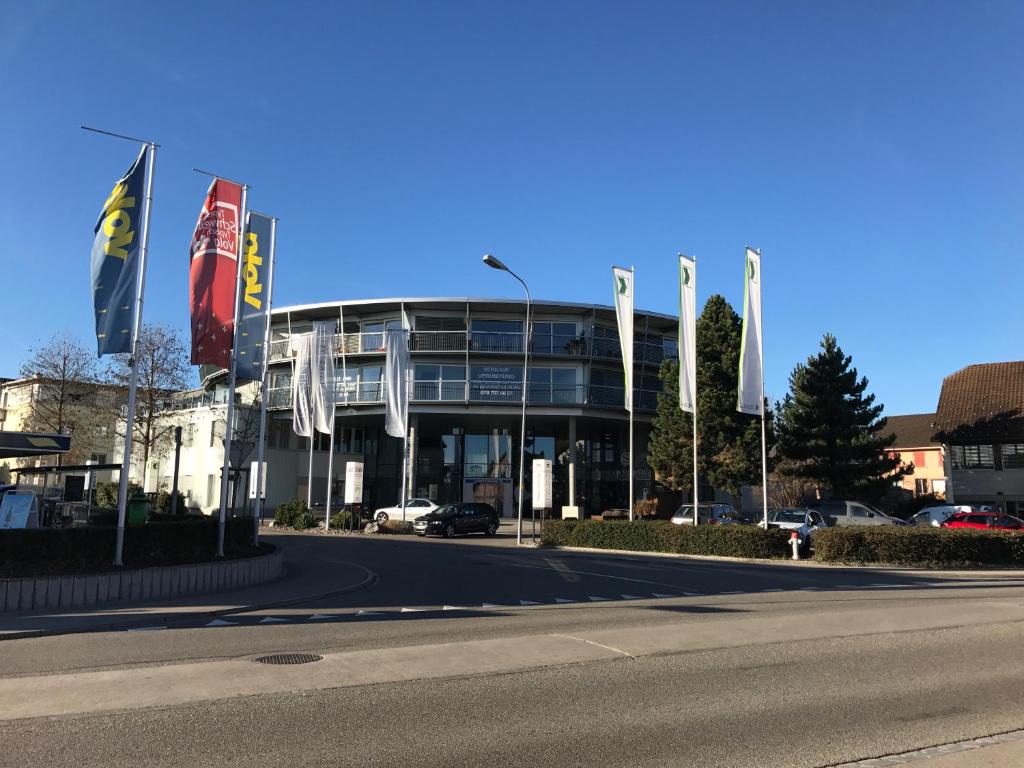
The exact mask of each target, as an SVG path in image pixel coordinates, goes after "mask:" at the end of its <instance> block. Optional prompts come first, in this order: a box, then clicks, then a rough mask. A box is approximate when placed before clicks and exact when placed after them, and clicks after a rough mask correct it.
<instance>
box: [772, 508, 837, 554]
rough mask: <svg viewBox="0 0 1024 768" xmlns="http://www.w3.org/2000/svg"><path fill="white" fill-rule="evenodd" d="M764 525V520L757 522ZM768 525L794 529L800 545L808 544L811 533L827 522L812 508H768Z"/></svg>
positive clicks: (787, 529)
mask: <svg viewBox="0 0 1024 768" xmlns="http://www.w3.org/2000/svg"><path fill="white" fill-rule="evenodd" d="M758 525H759V526H760V527H762V528H763V527H764V521H762V522H760V523H758ZM768 527H769V528H781V529H782V530H784V531H796V533H797V538H798V539H799V541H800V546H804V545H805V543H806V544H810V541H811V535H812V534H813V533H814V532H815V531H817V530H820V529H821V528H828V523H826V522H825V518H824V517H823V516H822V514H821V513H820V512H818V511H817V510H814V509H769V510H768Z"/></svg>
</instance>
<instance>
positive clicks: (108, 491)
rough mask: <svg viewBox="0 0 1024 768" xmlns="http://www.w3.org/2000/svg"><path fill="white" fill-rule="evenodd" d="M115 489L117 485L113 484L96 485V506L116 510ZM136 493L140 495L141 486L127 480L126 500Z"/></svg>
mask: <svg viewBox="0 0 1024 768" xmlns="http://www.w3.org/2000/svg"><path fill="white" fill-rule="evenodd" d="M117 488H118V484H117V483H114V482H108V483H97V484H96V506H97V507H108V508H109V509H117ZM136 493H142V486H141V485H139V484H138V483H133V482H132V481H131V480H129V481H128V498H129V499H130V498H131V497H132V495H133V494H136Z"/></svg>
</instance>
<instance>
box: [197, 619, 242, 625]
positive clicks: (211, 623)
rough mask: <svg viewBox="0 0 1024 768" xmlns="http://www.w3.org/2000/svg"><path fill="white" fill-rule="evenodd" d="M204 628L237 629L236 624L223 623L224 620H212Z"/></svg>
mask: <svg viewBox="0 0 1024 768" xmlns="http://www.w3.org/2000/svg"><path fill="white" fill-rule="evenodd" d="M204 626H207V627H237V626H238V624H236V623H235V622H233V621H224V619H214V620H213V621H211V622H210V623H209V624H206V625H204Z"/></svg>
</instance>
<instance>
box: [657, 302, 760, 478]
mask: <svg viewBox="0 0 1024 768" xmlns="http://www.w3.org/2000/svg"><path fill="white" fill-rule="evenodd" d="M741 326H742V321H741V320H740V317H739V315H737V314H736V312H735V311H734V310H733V308H732V307H731V306H729V303H728V302H727V301H726V300H725V298H724V297H722V296H718V295H715V296H712V297H711V298H709V299H708V301H707V303H706V304H705V305H704V310H703V312H701V315H700V317H699V318H698V320H697V441H698V446H697V454H698V455H697V462H698V468H699V470H700V472H701V474H702V475H703V476H704V477H705V479H706V480H707V481H708V482H709V483H711V484H712V485H713V486H714V487H715V488H720V489H722V490H724V491H727V492H728V493H730V494H732V495H733V496H738V495H739V492H740V487H741V486H744V485H753V484H755V483H760V482H761V424H760V420H759V419H756V418H751V417H750V416H747V415H745V414H742V413H740V412H738V411H737V410H736V391H737V388H738V386H739V359H740V330H741ZM659 376H660V378H661V381H662V384H663V391H662V393H661V394H660V395H659V396H658V411H657V413H656V414H655V417H654V419H653V421H652V424H651V437H650V440H649V442H648V447H647V453H648V462H649V463H650V465H651V468H652V469H653V470H654V472H655V477H656V478H657V479H658V482H660V483H662V484H663V485H665V486H667V487H669V488H671V489H673V490H683V489H685V490H691V489H692V488H693V422H692V421H691V415H690V414H689V413H683V412H682V411H681V410H679V364H678V363H677V362H676V361H668V362H666V363H664V364H663V365H662V367H661V370H660V372H659ZM770 416H771V414H769V421H768V427H769V430H768V439H769V447H770V446H771V444H772V443H771V440H772V434H773V433H772V431H771V418H770Z"/></svg>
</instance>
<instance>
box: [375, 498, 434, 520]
mask: <svg viewBox="0 0 1024 768" xmlns="http://www.w3.org/2000/svg"><path fill="white" fill-rule="evenodd" d="M435 509H437V504H435V503H434V502H432V501H431V500H430V499H408V500H407V501H406V502H405V516H404V517H403V516H402V505H401V504H399V505H397V506H394V507H381V508H380V509H378V510H376V511H375V512H374V513H373V519H374V520H375V521H377V522H378V523H385V522H387V521H388V520H408V521H409V522H412V521H413V520H415V519H416V518H417V517H419V516H420V515H425V514H427V513H428V512H433V511H434V510H435Z"/></svg>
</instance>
